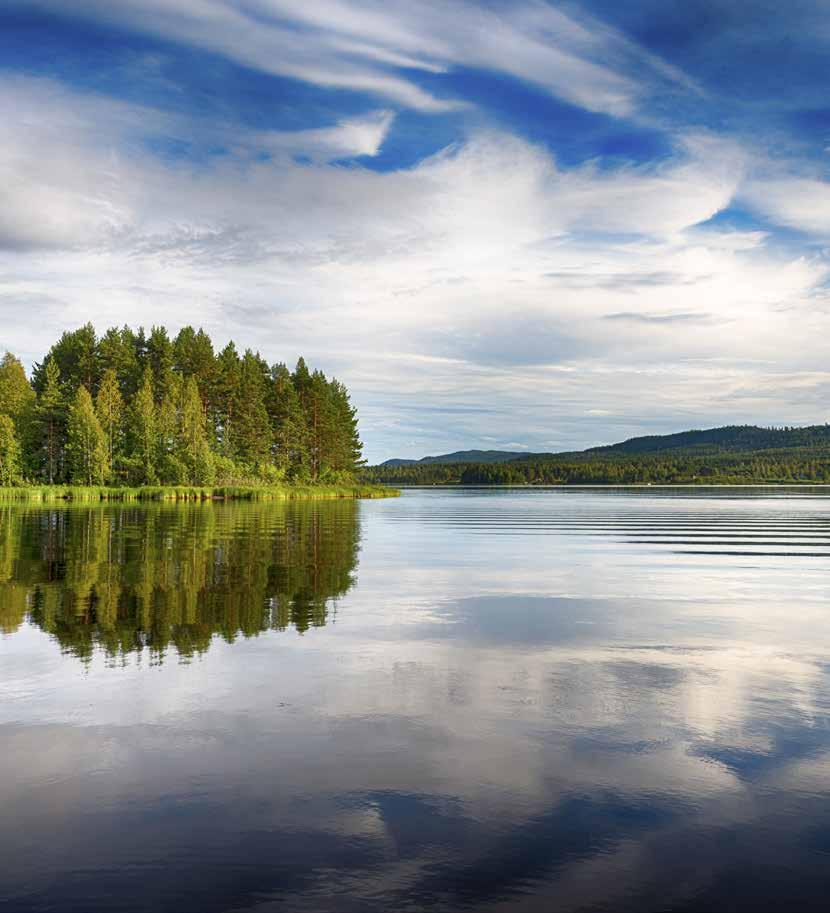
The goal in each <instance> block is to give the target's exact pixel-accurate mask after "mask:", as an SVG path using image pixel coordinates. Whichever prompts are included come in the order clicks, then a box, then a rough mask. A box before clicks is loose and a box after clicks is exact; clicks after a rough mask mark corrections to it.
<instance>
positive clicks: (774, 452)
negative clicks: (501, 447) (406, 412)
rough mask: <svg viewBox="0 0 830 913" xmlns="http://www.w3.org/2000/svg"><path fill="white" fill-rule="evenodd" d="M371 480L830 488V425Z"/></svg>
mask: <svg viewBox="0 0 830 913" xmlns="http://www.w3.org/2000/svg"><path fill="white" fill-rule="evenodd" d="M364 478H365V479H366V480H367V481H371V482H376V483H394V484H404V485H406V484H409V485H451V484H462V485H632V484H641V485H647V484H652V485H661V484H662V485H672V484H674V485H680V484H686V485H705V484H732V485H742V484H743V485H749V484H776V483H778V484H798V483H809V482H813V483H830V426H828V425H814V426H811V427H808V428H757V427H756V426H751V425H746V426H729V427H725V428H716V429H709V430H707V431H690V432H682V433H681V434H676V435H666V436H663V437H647V438H635V439H632V440H630V441H625V442H623V443H621V444H613V445H610V446H608V447H596V448H593V449H591V450H586V451H581V452H578V453H562V454H550V455H544V456H539V455H534V456H532V457H521V456H519V457H517V458H513V459H510V460H509V461H505V462H501V463H479V462H463V463H458V462H456V463H453V462H447V463H415V464H408V465H384V466H374V467H370V468H368V469H366V470H365V471H364Z"/></svg>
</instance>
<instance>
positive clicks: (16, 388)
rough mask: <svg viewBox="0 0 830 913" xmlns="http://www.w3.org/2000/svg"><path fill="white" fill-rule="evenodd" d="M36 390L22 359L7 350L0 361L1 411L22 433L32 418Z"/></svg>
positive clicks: (18, 431)
mask: <svg viewBox="0 0 830 913" xmlns="http://www.w3.org/2000/svg"><path fill="white" fill-rule="evenodd" d="M34 405H35V392H34V390H32V387H31V384H30V383H29V381H28V379H27V378H26V371H25V370H24V368H23V365H22V364H21V363H20V360H19V359H17V358H15V357H14V355H12V353H11V352H6V354H5V355H4V356H3V359H2V360H1V361H0V413H2V414H3V415H8V417H9V418H10V419H11V420H12V421H13V422H14V425H15V429H16V431H17V433H18V434H21V433H22V431H23V429H24V426H25V425H26V424H27V423H28V421H29V419H30V418H31V415H32V411H33V409H34Z"/></svg>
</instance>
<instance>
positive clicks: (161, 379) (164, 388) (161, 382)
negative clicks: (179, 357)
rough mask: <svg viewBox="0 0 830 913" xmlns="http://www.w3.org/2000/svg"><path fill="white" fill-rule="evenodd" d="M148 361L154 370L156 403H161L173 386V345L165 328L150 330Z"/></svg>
mask: <svg viewBox="0 0 830 913" xmlns="http://www.w3.org/2000/svg"><path fill="white" fill-rule="evenodd" d="M147 359H148V361H149V362H150V367H151V368H152V369H153V393H154V395H155V398H156V402H157V403H161V402H162V401H163V400H164V397H165V396H167V394H168V393H170V392H171V388H172V385H173V343H172V342H170V337H169V336H168V335H167V330H166V329H165V328H164V327H153V328H152V329H151V330H150V338H149V339H148V340H147Z"/></svg>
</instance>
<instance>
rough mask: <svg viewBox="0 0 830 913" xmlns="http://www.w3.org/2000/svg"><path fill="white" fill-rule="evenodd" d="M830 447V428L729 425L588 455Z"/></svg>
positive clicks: (615, 446)
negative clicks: (712, 449)
mask: <svg viewBox="0 0 830 913" xmlns="http://www.w3.org/2000/svg"><path fill="white" fill-rule="evenodd" d="M828 445H830V425H809V426H807V427H805V428H759V427H758V426H757V425H725V426H724V427H723V428H709V429H707V430H704V431H681V432H679V433H677V434H655V435H648V436H646V437H633V438H631V439H629V440H627V441H622V442H621V443H619V444H606V445H605V446H602V447H589V448H588V450H585V451H583V452H584V453H595V454H600V455H608V456H610V455H613V454H637V453H669V452H678V451H683V452H687V453H691V452H700V451H702V450H707V449H711V448H714V449H717V450H728V451H744V450H753V451H760V450H789V449H792V448H804V447H810V448H814V447H823V446H828Z"/></svg>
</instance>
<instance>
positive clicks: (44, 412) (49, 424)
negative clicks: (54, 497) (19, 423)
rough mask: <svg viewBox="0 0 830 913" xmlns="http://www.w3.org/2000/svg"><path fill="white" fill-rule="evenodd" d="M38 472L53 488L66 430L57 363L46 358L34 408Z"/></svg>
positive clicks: (64, 403) (59, 470) (58, 470)
mask: <svg viewBox="0 0 830 913" xmlns="http://www.w3.org/2000/svg"><path fill="white" fill-rule="evenodd" d="M36 423H37V438H38V450H39V457H40V458H39V460H38V461H37V462H38V464H39V468H40V470H41V474H42V475H43V477H44V478H45V479H46V480H47V481H48V482H49V484H50V485H53V484H54V483H55V482H56V481H57V480H58V477H59V475H60V472H61V468H62V464H63V444H64V435H65V428H66V399H65V397H64V392H63V388H62V386H61V382H60V371H59V369H58V363H57V362H56V361H55V360H54V359H53V358H49V359H47V360H46V362H45V363H44V367H43V389H42V391H41V393H40V396H39V397H38V399H37V406H36Z"/></svg>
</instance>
